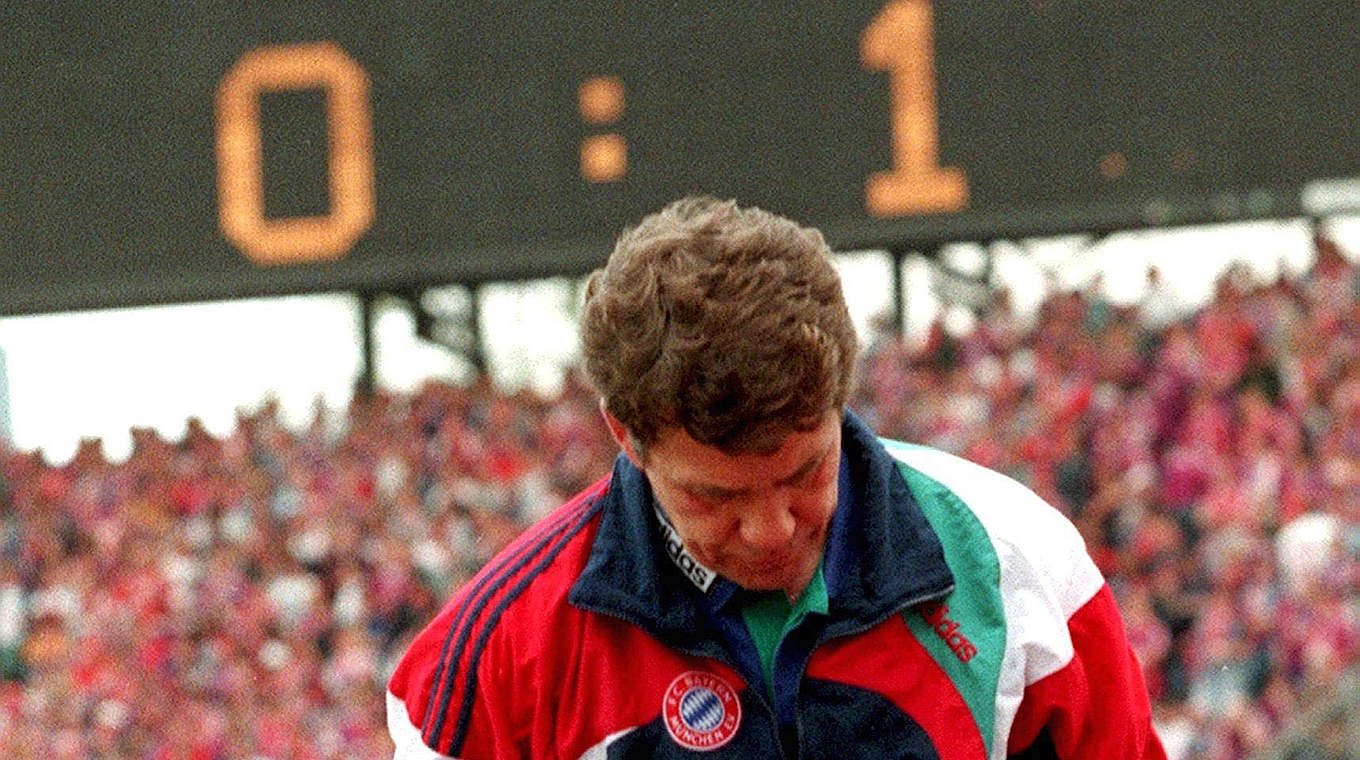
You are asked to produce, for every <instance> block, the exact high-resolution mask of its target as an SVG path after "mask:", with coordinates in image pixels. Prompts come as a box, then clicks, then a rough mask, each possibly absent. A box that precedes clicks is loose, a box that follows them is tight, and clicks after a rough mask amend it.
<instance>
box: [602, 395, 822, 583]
mask: <svg viewBox="0 0 1360 760" xmlns="http://www.w3.org/2000/svg"><path fill="white" fill-rule="evenodd" d="M608 421H609V423H610V428H611V429H613V430H614V432H615V437H616V438H619V439H620V442H621V443H622V444H623V446H624V449H625V451H626V452H627V453H628V456H629V457H630V458H631V459H632V460H633V463H634V464H636V465H638V467H639V468H640V469H642V471H643V472H645V473H646V474H647V479H648V481H650V483H651V486H652V492H653V493H654V494H655V495H656V499H657V502H658V503H659V504H660V505H661V508H662V509H663V510H664V511H665V513H666V516H667V517H668V518H669V519H670V521H671V525H672V526H673V527H674V528H675V530H676V532H677V533H678V534H679V535H680V538H681V540H682V541H684V543H685V547H686V548H687V549H689V552H690V554H692V555H694V558H695V559H697V560H699V562H701V563H703V564H704V565H706V566H707V567H708V568H709V569H711V570H713V571H715V572H717V573H719V574H721V575H722V576H723V577H725V578H727V579H728V580H730V581H732V582H734V583H736V584H737V585H739V586H741V587H742V588H746V589H750V590H753V591H773V590H782V591H784V592H785V593H786V594H787V595H788V596H789V598H790V599H791V600H792V599H796V598H797V597H798V595H799V594H801V593H802V591H803V588H804V587H805V586H807V584H808V581H810V580H811V579H812V576H813V574H814V573H815V572H816V570H817V565H818V563H819V562H820V561H821V558H822V550H823V548H824V547H825V545H826V535H827V530H828V528H829V525H830V523H831V515H832V513H833V512H835V510H836V495H837V473H838V471H839V467H840V453H841V415H840V413H839V411H835V410H833V411H828V412H827V413H826V416H825V417H824V418H823V419H822V421H821V422H820V423H819V424H818V425H817V427H816V428H814V429H812V430H810V431H807V432H798V431H795V432H793V433H790V434H789V435H788V436H786V437H785V438H784V440H783V442H781V443H780V445H779V448H778V449H776V450H775V451H774V452H773V453H771V454H768V455H760V454H738V455H731V454H727V453H725V452H723V451H722V450H720V449H717V448H714V447H712V446H706V445H704V444H702V443H699V442H698V441H696V440H694V438H692V437H691V436H690V435H689V434H688V433H686V432H685V431H684V430H682V429H678V428H673V429H670V430H667V431H665V432H663V433H662V434H661V436H660V437H659V438H658V440H657V441H656V442H655V443H653V444H652V445H650V446H648V447H647V450H646V455H647V456H646V459H645V460H642V461H640V460H639V458H638V457H637V455H636V452H635V451H634V450H633V448H632V447H631V446H630V445H629V444H628V443H627V438H626V436H624V435H623V428H622V426H621V425H619V424H618V421H617V420H614V419H612V418H609V420H608Z"/></svg>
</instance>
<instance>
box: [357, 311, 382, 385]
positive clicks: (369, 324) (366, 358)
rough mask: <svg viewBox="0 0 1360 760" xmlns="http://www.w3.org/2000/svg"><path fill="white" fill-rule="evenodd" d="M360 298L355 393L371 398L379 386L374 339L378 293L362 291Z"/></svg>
mask: <svg viewBox="0 0 1360 760" xmlns="http://www.w3.org/2000/svg"><path fill="white" fill-rule="evenodd" d="M356 295H357V296H358V299H359V345H360V347H361V352H360V364H359V377H358V378H357V379H356V381H355V386H354V394H355V395H356V396H358V397H359V398H361V399H366V398H370V397H371V396H372V395H373V390H374V388H376V387H377V383H376V380H375V378H376V376H377V364H376V354H377V351H376V347H375V345H374V341H373V329H374V325H375V323H376V321H377V308H376V305H377V301H378V294H377V293H374V292H371V291H360V292H359V293H357V294H356Z"/></svg>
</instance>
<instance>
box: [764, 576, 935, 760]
mask: <svg viewBox="0 0 1360 760" xmlns="http://www.w3.org/2000/svg"><path fill="white" fill-rule="evenodd" d="M954 585H955V584H952V583H951V584H949V586H948V587H947V588H945V589H943V590H941V591H932V592H930V593H926V594H921V595H919V596H916V597H912V598H911V599H908V600H907V601H905V602H903V603H902V604H900V605H898V606H897V607H896V608H895V609H893V610H892V611H891V612H889V613H888V614H886V615H884V616H882V617H879V618H876V619H874V620H873V621H872V622H869V623H864V624H861V625H858V626H854V627H851V628H848V629H846V630H844V631H841V632H839V633H836V634H835V635H828V634H827V632H826V631H825V630H823V631H822V633H821V634H819V635H818V636H817V640H816V641H814V642H813V644H812V647H811V648H810V649H808V651H807V654H805V655H803V662H802V663H801V664H800V665H799V666H798V681H797V683H798V686H797V692H796V693H795V694H794V695H793V727H794V731H795V732H797V739H798V746H796V747H794V749H795V750H796V751H797V752H798V754H799V755H800V756H801V755H802V754H803V711H802V710H799V709H798V703H799V702H800V701H801V700H802V693H803V681H804V680H806V678H807V665H808V662H809V661H810V660H811V659H812V653H813V652H816V651H817V649H818V647H820V646H821V645H823V644H825V643H826V642H828V641H830V640H832V639H843V638H846V637H848V636H854V635H856V634H860V633H864V632H865V631H867V630H869V629H870V628H873V627H874V626H876V625H878V624H879V623H882V622H883V621H884V620H887V619H888V618H890V617H892V616H894V615H900V614H901V613H902V612H903V611H904V610H906V609H909V608H911V607H915V606H916V605H918V604H920V603H921V602H926V601H929V600H931V599H939V598H942V597H945V596H948V595H949V594H950V593H951V592H953V590H954ZM830 627H831V626H829V625H828V626H827V628H828V629H829V628H830ZM774 722H775V728H776V730H778V727H779V716H778V715H776V716H775V721H774ZM780 752H781V753H782V752H783V743H782V742H781V743H780Z"/></svg>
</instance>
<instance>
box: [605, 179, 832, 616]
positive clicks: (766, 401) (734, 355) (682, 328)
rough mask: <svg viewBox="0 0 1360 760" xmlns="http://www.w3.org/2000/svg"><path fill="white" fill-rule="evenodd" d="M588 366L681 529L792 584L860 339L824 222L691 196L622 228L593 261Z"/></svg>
mask: <svg viewBox="0 0 1360 760" xmlns="http://www.w3.org/2000/svg"><path fill="white" fill-rule="evenodd" d="M581 338H582V345H583V351H584V354H585V368H586V373H587V375H588V377H589V378H590V380H591V382H592V383H593V384H594V386H595V389H596V390H597V391H598V392H599V393H600V395H601V397H602V405H603V407H604V410H605V414H606V420H607V421H608V422H609V425H610V429H611V430H612V431H613V432H614V435H615V437H616V438H617V439H618V440H619V442H620V445H622V446H623V448H624V450H625V451H626V452H627V453H628V455H629V457H630V458H631V459H633V461H634V463H635V464H637V465H638V466H639V467H640V468H642V469H643V470H644V471H645V472H646V473H647V476H648V479H649V481H650V482H651V484H652V489H653V492H654V493H655V494H656V496H657V500H658V501H659V502H660V504H661V506H662V508H663V509H664V510H665V512H666V514H667V515H668V517H669V518H670V519H671V521H672V523H673V524H674V527H675V529H676V531H677V532H678V533H679V534H680V536H681V538H682V539H683V540H684V541H685V545H686V546H687V547H688V548H689V550H690V551H691V552H692V553H693V554H694V555H695V556H696V558H698V559H699V560H700V561H701V562H704V563H705V564H707V565H708V566H709V567H710V568H712V569H714V570H716V571H718V572H719V573H722V574H723V575H725V576H727V577H728V578H730V579H732V580H734V581H736V582H738V583H739V584H741V585H743V586H746V587H747V588H785V589H789V588H790V587H792V586H796V588H792V589H791V590H790V593H791V594H796V593H797V592H798V591H801V589H802V585H799V584H800V583H805V582H806V580H807V578H809V577H811V573H812V571H813V570H815V569H816V564H817V560H819V559H820V556H821V549H822V545H823V542H824V540H825V532H826V529H827V524H828V523H829V521H830V516H831V513H832V511H834V509H835V500H836V492H835V471H836V466H837V464H838V463H839V459H840V457H839V454H840V417H841V410H842V408H843V406H844V404H845V401H846V398H847V397H848V395H849V391H850V381H851V376H852V373H853V368H854V361H855V355H856V351H857V344H856V338H855V331H854V326H853V324H852V323H851V321H850V315H849V312H848V310H847V309H846V305H845V298H844V295H843V294H842V291H841V284H840V278H839V276H838V275H837V273H836V269H835V267H834V265H833V264H832V262H831V256H830V250H829V249H828V248H827V245H826V243H825V241H824V240H823V239H822V236H821V234H820V233H818V232H817V231H816V230H812V229H808V228H805V227H801V226H799V225H797V224H795V223H793V222H791V221H789V220H787V219H783V218H781V217H778V216H775V215H773V214H770V213H768V212H765V211H761V210H760V209H754V208H751V209H743V208H739V207H737V205H736V204H735V203H732V202H730V201H727V202H724V201H718V200H716V199H713V198H690V199H685V200H682V201H678V202H676V203H673V204H671V205H670V206H667V207H666V208H665V209H663V210H662V211H660V212H658V213H656V214H653V215H651V216H648V217H646V218H645V219H643V220H642V222H641V223H640V224H639V225H638V226H637V227H634V228H632V229H630V230H628V231H626V232H624V234H623V235H622V236H620V238H619V241H618V244H617V245H616V246H615V248H614V253H613V255H612V256H610V259H609V262H608V264H607V265H606V266H605V267H604V268H603V269H600V270H598V271H596V272H595V273H594V274H593V275H591V277H590V281H589V283H588V284H587V287H586V296H585V304H584V308H583V312H582V315H581Z"/></svg>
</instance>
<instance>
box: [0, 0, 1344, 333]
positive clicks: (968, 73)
mask: <svg viewBox="0 0 1360 760" xmlns="http://www.w3.org/2000/svg"><path fill="white" fill-rule="evenodd" d="M1358 30H1360V3H1354V2H1337V1H1336V0H1292V2H1289V3H1279V2H1275V1H1274V0H1239V1H1238V2H1234V3H1225V2H1202V3H1185V2H1179V1H1176V2H1173V1H1171V0H1143V1H1142V2H1131V1H1126V0H1111V1H1110V2H1100V3H1093V2H1084V1H1081V0H950V1H949V2H943V1H942V2H934V3H932V2H928V1H927V0H892V1H890V2H883V0H874V1H872V2H867V1H866V2H855V1H851V0H804V1H803V2H798V3H715V2H709V1H708V0H703V1H699V0H695V1H693V2H691V1H689V0H681V1H680V2H675V1H668V2H657V1H656V0H645V1H642V0H630V1H629V2H623V1H622V0H615V1H613V2H605V1H604V0H573V2H569V3H566V2H537V1H534V0H515V1H513V2H511V1H506V2H477V3H473V2H466V3H426V2H414V1H413V0H399V1H392V2H383V3H360V2H355V3H305V2H277V3H269V4H263V3H259V4H249V5H246V4H236V3H206V2H201V1H199V0H180V1H177V2H168V1H166V0H156V1H153V2H141V3H134V2H128V3H107V2H102V1H96V0H82V1H79V2H56V3H8V4H6V7H5V8H4V9H3V10H0V314H16V313H31V312H42V311H56V310H67V309H81V308H91V307H99V306H119V305H133V304H142V303H153V302H167V301H188V300H199V299H216V298H231V297H242V296H254V295H265V294H276V293H293V292H309V291H324V290H339V289H355V288H391V287H413V286H419V285H423V284H431V283H442V282H454V281H481V280H495V279H512V278H519V277H532V276H541V275H550V274H563V273H580V272H584V271H588V270H589V269H590V268H593V267H594V266H597V265H598V264H599V263H601V262H602V261H603V259H604V258H605V257H606V256H607V254H608V250H609V246H610V243H611V241H612V239H613V237H614V236H615V235H616V234H617V232H618V231H619V229H620V228H621V227H622V226H623V225H624V224H626V223H628V222H629V221H632V220H635V219H636V218H637V217H639V216H640V215H642V214H644V213H646V212H648V211H652V210H655V209H656V208H658V207H660V206H661V205H663V204H664V203H666V202H667V201H669V200H672V199H674V198H676V197H679V196H681V195H685V194H690V193H698V192H703V193H711V194H715V195H719V196H724V197H733V198H737V199H739V200H740V201H741V202H742V203H745V204H758V205H761V206H764V207H766V208H769V209H771V210H774V211H777V212H780V213H783V214H786V215H789V216H792V217H794V218H797V219H800V220H802V221H805V222H807V223H810V224H814V225H817V226H820V227H822V228H823V229H824V230H825V231H826V232H827V234H828V237H829V239H830V240H831V242H832V243H833V245H836V246H838V247H865V246H897V245H910V244H918V243H922V242H926V241H932V240H947V239H968V238H983V237H993V236H1007V235H1020V234H1043V233H1058V232H1066V231H1077V230H1084V229H1101V228H1104V229H1110V228H1118V227H1131V226H1144V225H1155V224H1170V223H1178V222H1185V221H1208V220H1212V219H1239V218H1250V217H1267V216H1286V215H1291V214H1295V213H1298V212H1299V191H1300V189H1301V188H1302V187H1303V186H1305V185H1306V184H1307V183H1309V182H1312V181H1314V180H1318V179H1326V178H1344V177H1355V176H1357V175H1360V45H1357V44H1356V39H1357V33H1358Z"/></svg>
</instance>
